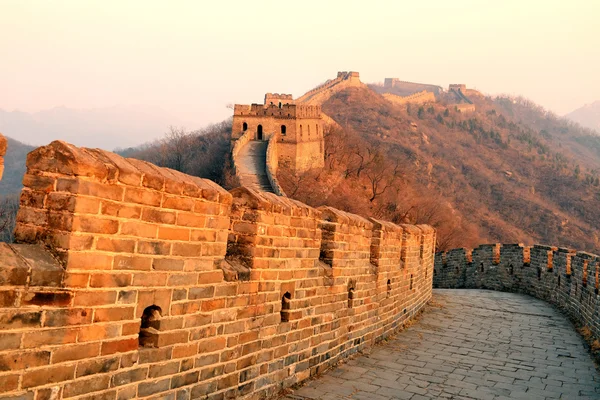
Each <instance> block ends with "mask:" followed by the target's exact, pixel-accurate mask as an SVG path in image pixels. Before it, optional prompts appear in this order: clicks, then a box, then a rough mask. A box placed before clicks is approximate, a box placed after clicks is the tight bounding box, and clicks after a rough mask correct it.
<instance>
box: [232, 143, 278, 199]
mask: <svg viewBox="0 0 600 400" xmlns="http://www.w3.org/2000/svg"><path fill="white" fill-rule="evenodd" d="M268 144H269V142H267V141H260V140H251V141H249V142H248V143H246V145H245V146H244V147H242V149H241V150H240V154H239V155H238V168H239V169H240V170H239V171H238V172H239V174H240V184H241V185H242V186H246V187H251V188H253V189H256V190H260V191H263V192H271V193H272V192H273V188H272V187H271V183H270V182H269V178H268V177H267V145H268Z"/></svg>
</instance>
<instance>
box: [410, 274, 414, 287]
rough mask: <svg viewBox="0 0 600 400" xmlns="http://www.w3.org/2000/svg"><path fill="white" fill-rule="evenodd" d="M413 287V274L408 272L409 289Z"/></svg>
mask: <svg viewBox="0 0 600 400" xmlns="http://www.w3.org/2000/svg"><path fill="white" fill-rule="evenodd" d="M412 288H413V275H412V274H410V290H412Z"/></svg>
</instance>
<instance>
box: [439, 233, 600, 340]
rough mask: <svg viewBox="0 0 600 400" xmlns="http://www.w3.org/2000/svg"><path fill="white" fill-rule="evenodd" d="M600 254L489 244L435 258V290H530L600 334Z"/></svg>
mask: <svg viewBox="0 0 600 400" xmlns="http://www.w3.org/2000/svg"><path fill="white" fill-rule="evenodd" d="M599 263H600V257H599V256H597V255H595V254H590V253H586V252H581V251H574V250H571V249H566V248H558V247H550V246H542V245H535V246H533V247H526V246H523V245H520V244H504V245H500V244H486V245H481V246H479V247H477V248H476V249H473V250H470V249H454V250H450V251H447V252H445V253H437V254H436V256H435V268H434V274H435V275H434V279H433V286H434V288H456V289H457V288H477V289H492V290H499V291H506V292H519V293H525V294H528V295H531V296H534V297H537V298H539V299H542V300H546V301H548V302H549V303H551V304H554V305H556V306H557V307H559V308H560V309H562V310H563V311H564V312H565V313H566V314H567V315H568V316H569V317H570V318H572V319H573V320H574V321H576V323H577V324H578V325H580V326H582V327H587V328H589V329H590V331H591V333H592V335H593V337H594V338H596V339H598V338H600V296H598V290H599V288H600V286H599V285H600V276H599V273H600V264H599Z"/></svg>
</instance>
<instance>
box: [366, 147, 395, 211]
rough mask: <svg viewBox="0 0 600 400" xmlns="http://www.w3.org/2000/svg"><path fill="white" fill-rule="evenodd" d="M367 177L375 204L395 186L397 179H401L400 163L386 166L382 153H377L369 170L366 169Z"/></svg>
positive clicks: (370, 199)
mask: <svg viewBox="0 0 600 400" xmlns="http://www.w3.org/2000/svg"><path fill="white" fill-rule="evenodd" d="M365 175H366V176H367V179H368V182H369V186H370V187H369V188H370V190H371V197H370V198H369V201H370V202H373V201H374V200H375V199H376V198H377V197H378V196H379V195H382V194H383V193H385V191H386V190H388V189H389V188H390V187H391V186H392V185H394V184H395V183H396V181H397V179H398V178H399V177H400V164H399V163H398V162H396V163H395V165H394V166H393V167H392V166H389V165H386V160H385V159H384V158H383V156H382V155H381V154H380V153H377V154H376V155H375V156H374V157H373V160H372V162H371V163H370V165H369V167H368V169H366V172H365Z"/></svg>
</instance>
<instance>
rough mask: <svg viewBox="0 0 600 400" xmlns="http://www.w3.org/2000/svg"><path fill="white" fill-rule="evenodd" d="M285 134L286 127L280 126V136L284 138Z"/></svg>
mask: <svg viewBox="0 0 600 400" xmlns="http://www.w3.org/2000/svg"><path fill="white" fill-rule="evenodd" d="M286 133H287V128H286V126H285V125H281V134H282V135H283V136H285V135H286Z"/></svg>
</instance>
